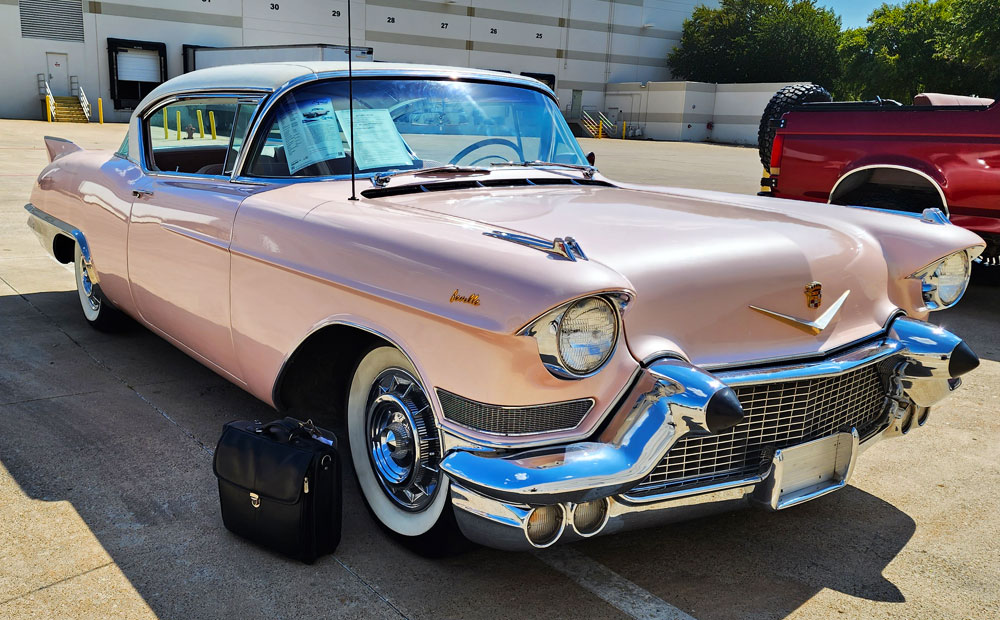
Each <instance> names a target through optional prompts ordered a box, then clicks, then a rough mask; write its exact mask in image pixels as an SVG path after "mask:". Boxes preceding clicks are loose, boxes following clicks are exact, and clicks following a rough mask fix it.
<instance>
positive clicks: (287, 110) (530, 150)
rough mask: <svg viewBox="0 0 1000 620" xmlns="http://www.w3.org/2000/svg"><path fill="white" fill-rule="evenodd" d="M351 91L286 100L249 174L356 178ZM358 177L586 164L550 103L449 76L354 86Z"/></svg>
mask: <svg viewBox="0 0 1000 620" xmlns="http://www.w3.org/2000/svg"><path fill="white" fill-rule="evenodd" d="M347 94H348V85H347V81H346V80H343V79H339V80H328V81H323V82H318V83H315V84H310V85H308V86H304V87H301V88H298V89H295V90H293V91H291V92H290V93H288V94H287V95H286V96H285V97H284V99H282V100H281V101H280V102H279V103H278V105H277V106H276V107H275V109H274V110H273V111H272V112H271V114H270V115H269V118H268V119H266V120H265V122H264V124H263V125H262V127H263V134H261V135H263V136H264V138H263V139H261V138H258V139H257V141H256V145H255V147H254V152H253V154H252V156H251V158H250V163H249V165H248V167H247V173H246V174H248V175H250V176H256V177H317V176H333V175H349V174H350V173H351V168H350V161H351V158H350V154H351V150H352V144H354V142H355V141H354V140H352V139H351V132H350V116H349V109H348V96H347ZM354 133H355V134H356V136H357V139H356V145H355V147H354V159H355V165H356V171H357V172H358V173H359V174H366V173H380V172H391V171H396V170H419V169H422V168H432V167H438V166H443V165H448V164H452V165H458V166H479V167H484V168H488V167H489V166H490V165H492V164H506V163H514V164H520V163H525V162H552V163H559V164H571V165H581V166H586V165H587V160H586V157H585V156H584V154H583V151H581V150H580V145H579V144H577V141H576V139H575V138H574V137H573V134H572V133H571V132H570V130H569V127H568V126H567V125H566V121H565V120H564V119H563V117H562V114H560V113H559V109H558V108H557V107H556V104H555V102H554V101H552V99H551V98H549V97H548V96H546V95H544V94H542V93H540V92H538V91H536V90H532V89H530V88H524V87H519V86H513V85H504V84H489V83H474V82H461V81H456V80H449V79H442V80H431V79H399V78H397V79H355V81H354Z"/></svg>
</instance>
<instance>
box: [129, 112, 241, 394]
mask: <svg viewBox="0 0 1000 620" xmlns="http://www.w3.org/2000/svg"><path fill="white" fill-rule="evenodd" d="M257 104H258V100H257V99H255V98H241V97H239V96H235V95H229V96H223V95H218V96H201V97H191V98H181V99H174V100H171V101H169V102H167V103H165V104H162V105H160V106H158V107H157V108H155V109H153V111H152V112H150V113H149V114H147V115H146V116H145V117H144V118H143V119H142V122H141V123H140V128H141V139H140V142H141V147H142V148H141V150H142V175H141V177H140V178H139V179H137V180H136V181H135V182H134V183H133V184H132V188H133V196H134V199H133V203H132V212H131V216H130V221H129V233H128V270H129V282H130V286H131V291H132V298H133V300H134V301H135V305H136V309H137V310H138V312H139V314H140V316H141V317H142V318H143V320H144V321H146V322H147V323H148V324H149V325H150V326H151V327H153V328H154V329H155V330H156V331H158V332H160V333H161V334H162V335H164V336H166V337H167V338H168V339H170V340H172V341H174V342H175V343H176V344H178V345H180V346H181V347H182V348H183V349H186V350H187V351H188V352H189V353H191V354H193V355H194V356H196V357H198V358H200V359H201V360H202V361H204V362H207V363H208V364H209V365H210V366H212V367H214V368H216V369H217V370H219V371H221V372H222V373H223V374H225V375H228V376H229V377H230V378H232V379H235V380H237V381H241V378H240V374H241V372H240V370H239V364H238V363H237V361H236V357H235V353H234V350H233V343H232V335H231V324H230V309H229V276H230V260H229V244H230V240H231V237H232V230H233V222H234V220H235V218H236V211H237V209H238V208H239V206H240V203H241V202H242V201H243V200H244V198H246V196H247V195H249V194H250V193H252V192H253V191H254V190H259V189H260V187H248V186H245V185H238V184H233V183H230V181H229V176H230V175H229V172H231V169H232V166H233V163H234V161H235V155H236V151H237V148H238V147H239V145H240V144H241V143H242V141H243V138H244V134H245V133H246V131H247V126H248V125H249V119H250V118H251V116H252V115H253V112H254V110H255V109H256V107H257ZM234 136H235V138H236V139H235V140H233V138H234Z"/></svg>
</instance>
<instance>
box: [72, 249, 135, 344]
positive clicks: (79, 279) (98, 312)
mask: <svg viewBox="0 0 1000 620" xmlns="http://www.w3.org/2000/svg"><path fill="white" fill-rule="evenodd" d="M73 263H74V271H75V272H76V291H77V293H78V294H79V296H80V307H81V308H82V309H83V317H84V318H85V319H87V323H88V324H89V325H90V326H91V327H93V328H94V329H96V330H98V331H102V332H115V331H121V329H123V328H124V326H125V325H126V324H127V319H126V318H125V315H124V314H122V313H121V311H119V310H118V308H115V307H114V306H112V305H111V302H109V301H108V300H107V299H105V298H104V296H103V295H102V294H101V288H100V286H98V285H97V284H94V283H93V282H91V281H90V275H89V274H88V273H87V268H86V267H85V266H84V259H83V253H82V252H81V251H80V245H79V244H77V245H76V251H75V252H74V254H73Z"/></svg>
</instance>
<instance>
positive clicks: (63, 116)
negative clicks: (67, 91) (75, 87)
mask: <svg viewBox="0 0 1000 620" xmlns="http://www.w3.org/2000/svg"><path fill="white" fill-rule="evenodd" d="M53 99H55V115H54V117H53V119H52V120H54V121H57V122H60V123H89V122H90V119H89V118H87V115H86V113H84V111H83V106H82V105H80V100H79V99H78V98H76V97H54V98H53Z"/></svg>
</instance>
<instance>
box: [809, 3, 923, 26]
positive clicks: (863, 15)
mask: <svg viewBox="0 0 1000 620" xmlns="http://www.w3.org/2000/svg"><path fill="white" fill-rule="evenodd" d="M901 2H903V0H888V4H900V3H901ZM884 3H886V0H820V2H817V3H816V4H819V5H824V6H827V7H829V8H831V9H833V10H834V11H835V12H836V13H837V14H838V15H840V17H841V19H843V20H844V28H857V27H858V26H864V25H866V23H867V22H866V21H865V20H866V19H868V15H869V14H870V13H871V12H872V11H873V10H874V9H875V8H877V7H880V6H882V4H884Z"/></svg>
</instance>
